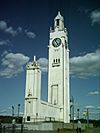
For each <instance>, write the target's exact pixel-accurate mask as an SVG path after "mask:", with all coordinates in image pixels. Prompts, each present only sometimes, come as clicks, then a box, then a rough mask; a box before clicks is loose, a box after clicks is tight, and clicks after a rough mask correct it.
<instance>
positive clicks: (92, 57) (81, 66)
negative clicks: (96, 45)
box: [70, 49, 100, 78]
mask: <svg viewBox="0 0 100 133" xmlns="http://www.w3.org/2000/svg"><path fill="white" fill-rule="evenodd" d="M70 73H71V74H72V75H74V76H75V75H76V76H78V77H80V78H82V77H88V76H99V75H100V49H98V50H96V51H95V52H93V53H88V54H86V55H84V56H78V57H72V58H71V59H70Z"/></svg>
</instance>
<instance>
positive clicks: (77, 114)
mask: <svg viewBox="0 0 100 133" xmlns="http://www.w3.org/2000/svg"><path fill="white" fill-rule="evenodd" d="M79 111H80V109H77V119H79Z"/></svg>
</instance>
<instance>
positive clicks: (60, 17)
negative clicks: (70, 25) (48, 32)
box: [55, 11, 64, 21]
mask: <svg viewBox="0 0 100 133" xmlns="http://www.w3.org/2000/svg"><path fill="white" fill-rule="evenodd" d="M57 19H60V20H62V21H63V20H64V18H63V16H61V14H60V11H58V14H57V16H56V17H55V20H57Z"/></svg>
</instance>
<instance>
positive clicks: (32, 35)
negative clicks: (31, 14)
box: [25, 30, 36, 39]
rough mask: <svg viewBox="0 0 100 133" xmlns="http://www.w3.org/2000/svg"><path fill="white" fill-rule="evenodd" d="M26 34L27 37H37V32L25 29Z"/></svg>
mask: <svg viewBox="0 0 100 133" xmlns="http://www.w3.org/2000/svg"><path fill="white" fill-rule="evenodd" d="M25 34H26V35H27V37H29V38H32V39H33V38H35V37H36V35H35V33H34V32H31V31H27V30H25Z"/></svg>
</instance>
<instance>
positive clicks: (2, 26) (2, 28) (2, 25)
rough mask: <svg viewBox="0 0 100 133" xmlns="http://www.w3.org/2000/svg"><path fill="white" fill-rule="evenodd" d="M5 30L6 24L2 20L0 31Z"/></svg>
mask: <svg viewBox="0 0 100 133" xmlns="http://www.w3.org/2000/svg"><path fill="white" fill-rule="evenodd" d="M5 29H7V23H6V22H5V21H3V20H1V21H0V30H5Z"/></svg>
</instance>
